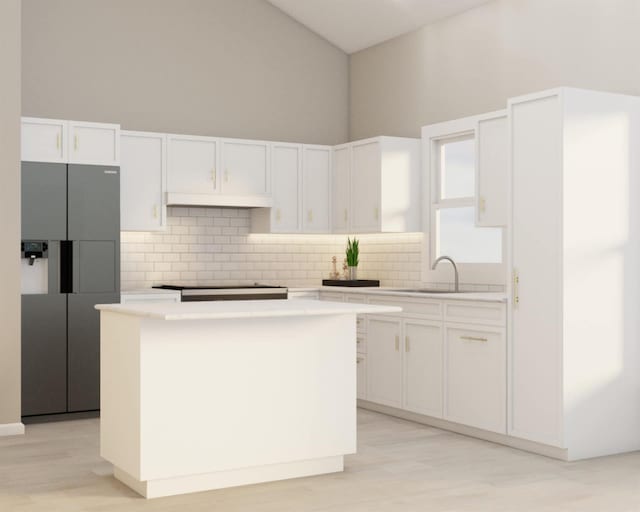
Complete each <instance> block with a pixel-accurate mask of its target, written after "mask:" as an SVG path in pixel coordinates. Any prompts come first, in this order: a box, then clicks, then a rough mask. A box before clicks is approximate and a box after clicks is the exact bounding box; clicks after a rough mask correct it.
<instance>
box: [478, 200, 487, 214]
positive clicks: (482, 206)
mask: <svg viewBox="0 0 640 512" xmlns="http://www.w3.org/2000/svg"><path fill="white" fill-rule="evenodd" d="M486 211H487V201H486V200H485V198H484V197H480V213H484V212H486Z"/></svg>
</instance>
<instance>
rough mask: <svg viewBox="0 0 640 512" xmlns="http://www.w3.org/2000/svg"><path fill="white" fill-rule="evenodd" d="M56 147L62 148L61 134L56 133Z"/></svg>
mask: <svg viewBox="0 0 640 512" xmlns="http://www.w3.org/2000/svg"><path fill="white" fill-rule="evenodd" d="M56 149H60V134H59V133H58V134H57V135H56Z"/></svg>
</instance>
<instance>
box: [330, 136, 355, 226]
mask: <svg viewBox="0 0 640 512" xmlns="http://www.w3.org/2000/svg"><path fill="white" fill-rule="evenodd" d="M350 190H351V144H342V145H340V146H335V147H334V148H333V166H332V169H331V226H332V229H333V232H334V233H348V232H349V215H350V213H349V210H350V206H349V202H350V201H349V193H350Z"/></svg>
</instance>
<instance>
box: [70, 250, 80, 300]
mask: <svg viewBox="0 0 640 512" xmlns="http://www.w3.org/2000/svg"><path fill="white" fill-rule="evenodd" d="M71 246H72V247H73V250H72V253H71V267H72V269H73V272H72V273H71V293H79V291H80V243H79V242H78V241H77V240H73V241H72V242H71Z"/></svg>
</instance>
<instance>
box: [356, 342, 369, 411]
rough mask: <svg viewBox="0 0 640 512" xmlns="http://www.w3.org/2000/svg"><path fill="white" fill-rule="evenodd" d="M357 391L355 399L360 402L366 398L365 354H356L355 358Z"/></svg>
mask: <svg viewBox="0 0 640 512" xmlns="http://www.w3.org/2000/svg"><path fill="white" fill-rule="evenodd" d="M356 363H357V366H356V369H357V375H358V376H357V382H356V384H357V391H356V397H357V398H359V399H360V400H366V398H367V354H362V353H360V352H359V353H358V355H357V356H356Z"/></svg>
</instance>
